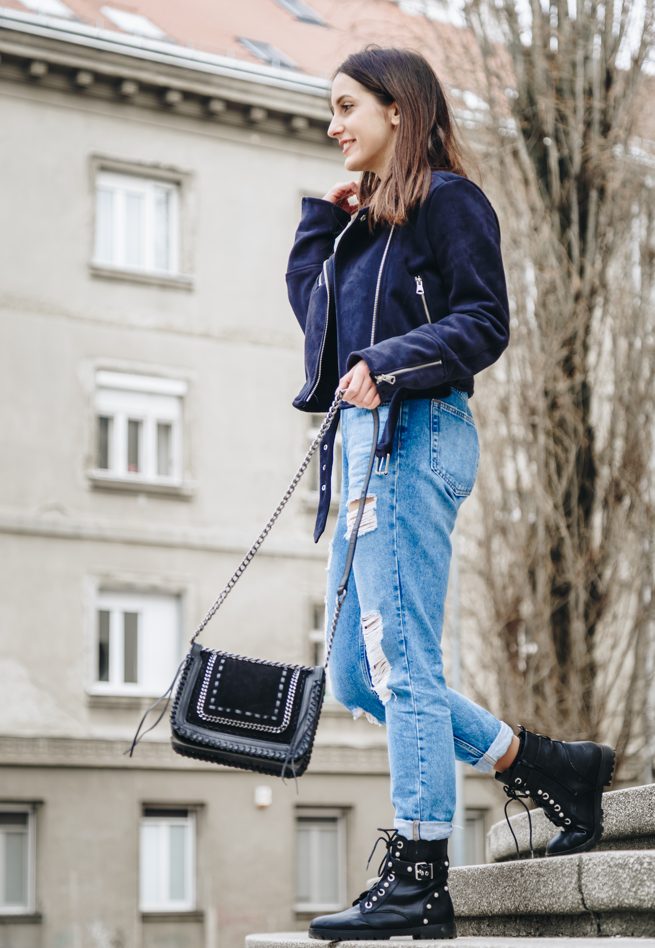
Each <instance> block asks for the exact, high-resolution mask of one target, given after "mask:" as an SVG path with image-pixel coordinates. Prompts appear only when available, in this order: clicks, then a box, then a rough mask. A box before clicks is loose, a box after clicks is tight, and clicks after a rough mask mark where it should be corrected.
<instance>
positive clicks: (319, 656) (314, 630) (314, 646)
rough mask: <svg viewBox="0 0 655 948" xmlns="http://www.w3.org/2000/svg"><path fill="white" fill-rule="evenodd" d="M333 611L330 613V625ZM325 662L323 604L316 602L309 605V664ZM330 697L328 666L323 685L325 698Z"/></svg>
mask: <svg viewBox="0 0 655 948" xmlns="http://www.w3.org/2000/svg"><path fill="white" fill-rule="evenodd" d="M333 614H334V610H332V611H331V612H330V623H331V622H332V616H333ZM324 661H325V603H324V602H323V600H321V601H320V602H319V601H318V600H317V601H316V602H313V603H312V605H311V629H310V631H309V663H310V665H322V664H323V662H324ZM331 695H332V688H331V687H330V666H329V665H328V677H327V681H326V683H325V696H326V698H327V697H330V696H331Z"/></svg>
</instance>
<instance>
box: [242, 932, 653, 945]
mask: <svg viewBox="0 0 655 948" xmlns="http://www.w3.org/2000/svg"><path fill="white" fill-rule="evenodd" d="M389 941H394V942H398V941H409V942H410V943H411V939H406V938H402V939H401V938H392V939H389ZM320 944H334V943H333V942H321V941H319V940H318V939H315V938H309V937H308V935H307V933H306V932H269V933H262V934H253V935H247V936H246V948H317V946H318V945H320ZM339 944H340V945H343V946H344V948H380V944H381V942H379V941H364V940H363V941H342V942H339ZM382 944H383V943H382ZM420 944H421V945H425V946H429V945H440V946H441V948H443V946H444V945H445V944H446V945H449V944H450V942H443V941H434V940H430V939H426V940H425V941H421V942H420ZM456 944H457V948H608V943H607V939H606V938H566V937H565V938H530V937H520V936H518V937H512V936H504V937H503V936H493V935H492V936H484V935H483V936H472V937H471V936H469V937H466V936H465V937H461V936H460V937H459V938H458V939H457V941H456ZM612 948H655V938H620V937H619V938H615V939H613V940H612Z"/></svg>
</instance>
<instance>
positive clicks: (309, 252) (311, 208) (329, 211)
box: [286, 197, 350, 332]
mask: <svg viewBox="0 0 655 948" xmlns="http://www.w3.org/2000/svg"><path fill="white" fill-rule="evenodd" d="M349 222H350V214H348V212H347V211H343V210H341V208H340V207H337V206H336V204H332V202H331V201H324V200H323V199H322V198H313V197H304V198H303V199H302V214H301V218H300V223H299V224H298V228H297V230H296V236H295V239H294V242H293V247H292V248H291V253H290V254H289V262H288V264H287V273H286V281H287V292H288V295H289V302H290V303H291V307H292V309H293V311H294V313H295V315H296V319H297V320H298V322H299V323H300V328H301V329H302V331H303V332H304V331H305V321H306V319H307V307H308V305H309V296H310V293H311V290H312V286H313V285H314V281H315V280H316V277H317V276H318V274H319V273H320V272H321V268H322V266H323V261H324V260H325V259H327V257H329V256H330V254H331V253H332V248H333V246H334V241H335V239H336V237H338V235H339V234H340V233H341V231H342V230H343V229H344V227H345V226H346V224H348V223H349Z"/></svg>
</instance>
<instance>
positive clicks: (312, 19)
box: [277, 0, 326, 26]
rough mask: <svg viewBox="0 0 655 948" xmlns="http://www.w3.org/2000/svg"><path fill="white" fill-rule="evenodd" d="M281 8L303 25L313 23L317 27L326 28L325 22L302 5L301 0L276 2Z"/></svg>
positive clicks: (304, 4)
mask: <svg viewBox="0 0 655 948" xmlns="http://www.w3.org/2000/svg"><path fill="white" fill-rule="evenodd" d="M277 2H278V3H279V5H280V6H281V7H284V9H285V10H288V11H289V13H292V14H293V15H294V16H295V17H296V19H297V20H302V21H303V23H315V24H316V25H317V26H326V23H325V20H324V19H323V18H322V17H320V16H319V15H318V13H316V11H315V10H312V8H311V7H309V6H307V4H306V3H303V2H302V0H277Z"/></svg>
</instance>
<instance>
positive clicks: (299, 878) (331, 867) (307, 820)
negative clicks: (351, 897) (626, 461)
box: [296, 815, 345, 907]
mask: <svg viewBox="0 0 655 948" xmlns="http://www.w3.org/2000/svg"><path fill="white" fill-rule="evenodd" d="M343 852H344V846H343V817H342V816H337V815H335V816H327V815H326V816H298V817H297V821H296V905H297V907H302V906H308V907H309V906H317V907H319V906H338V905H339V904H340V903H341V902H342V900H343V893H342V887H343V877H344V871H345V866H344V864H343V863H344V857H343Z"/></svg>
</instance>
